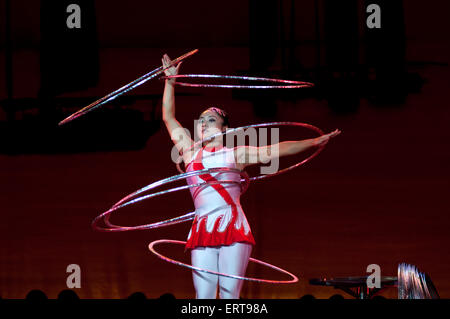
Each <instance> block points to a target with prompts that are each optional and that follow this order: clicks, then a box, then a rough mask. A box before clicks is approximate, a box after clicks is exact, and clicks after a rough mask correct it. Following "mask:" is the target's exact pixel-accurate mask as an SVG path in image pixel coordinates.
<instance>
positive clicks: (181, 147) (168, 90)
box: [162, 54, 193, 155]
mask: <svg viewBox="0 0 450 319" xmlns="http://www.w3.org/2000/svg"><path fill="white" fill-rule="evenodd" d="M162 63H163V66H164V67H166V66H167V65H168V64H169V63H170V58H169V57H168V56H167V54H165V55H164V57H163V58H162ZM180 65H181V62H180V63H179V64H178V66H177V67H170V68H168V69H167V70H165V71H164V72H165V74H166V75H167V76H169V75H176V74H178V69H179V68H180ZM165 81H166V82H165V85H164V94H163V102H162V117H163V121H164V124H166V128H167V131H168V132H169V134H170V138H171V139H172V141H173V143H174V144H175V146H176V147H177V149H178V151H179V152H181V153H183V155H184V151H185V150H186V149H188V148H189V147H191V145H192V143H193V141H192V139H191V138H190V137H189V135H188V134H187V133H186V131H185V129H184V128H183V127H182V126H181V124H180V122H178V121H177V120H176V118H175V88H174V86H175V79H166V80H165Z"/></svg>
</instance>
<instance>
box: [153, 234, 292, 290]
mask: <svg viewBox="0 0 450 319" xmlns="http://www.w3.org/2000/svg"><path fill="white" fill-rule="evenodd" d="M162 243H171V244H182V245H185V244H186V242H185V241H181V240H172V239H159V240H155V241H153V242H151V243H150V244H149V245H148V249H149V250H150V251H151V252H152V253H153V254H155V255H156V256H157V257H159V258H161V259H162V260H164V261H167V262H170V263H172V264H175V265H178V266H183V267H186V268H189V269H192V270H197V271H201V272H206V273H209V274H213V275H218V276H223V277H228V278H233V279H239V280H247V281H254V282H260V283H269V284H293V283H296V282H298V278H297V276H295V275H294V274H291V273H290V272H288V271H287V270H284V269H281V268H279V267H277V266H274V265H272V264H269V263H266V262H264V261H261V260H258V259H255V258H250V259H249V261H252V262H255V263H257V264H261V265H264V266H267V267H269V268H271V269H274V270H277V271H279V272H281V273H283V274H286V275H288V276H290V277H292V279H291V280H270V279H261V278H252V277H243V276H237V275H230V274H224V273H220V272H216V271H212V270H207V269H203V268H199V267H195V266H192V265H189V264H185V263H183V262H181V261H177V260H174V259H171V258H168V257H166V256H163V255H162V254H160V253H158V252H157V251H156V250H155V248H154V246H156V245H158V244H162Z"/></svg>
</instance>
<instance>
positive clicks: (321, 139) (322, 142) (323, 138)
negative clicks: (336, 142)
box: [315, 129, 341, 146]
mask: <svg viewBox="0 0 450 319" xmlns="http://www.w3.org/2000/svg"><path fill="white" fill-rule="evenodd" d="M339 134H341V131H340V130H338V129H336V130H334V131H333V132H331V133H328V134H324V135H322V136H319V137H317V138H316V139H315V142H316V145H317V146H324V145H325V144H327V143H328V141H329V140H330V138H332V137H335V136H337V135H339Z"/></svg>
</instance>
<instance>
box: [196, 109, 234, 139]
mask: <svg viewBox="0 0 450 319" xmlns="http://www.w3.org/2000/svg"><path fill="white" fill-rule="evenodd" d="M222 124H223V119H222V118H221V117H220V115H218V114H217V113H216V112H213V111H205V112H203V113H202V114H201V115H200V117H199V119H198V122H197V134H198V136H199V137H200V139H205V138H208V137H210V136H212V135H214V134H216V133H219V132H222V131H224V130H225V129H226V128H227V127H226V126H223V125H222Z"/></svg>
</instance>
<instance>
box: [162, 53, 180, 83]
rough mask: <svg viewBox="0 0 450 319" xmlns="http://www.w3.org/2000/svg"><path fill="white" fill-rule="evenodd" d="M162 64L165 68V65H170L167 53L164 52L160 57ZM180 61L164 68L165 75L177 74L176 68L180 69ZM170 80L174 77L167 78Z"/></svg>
mask: <svg viewBox="0 0 450 319" xmlns="http://www.w3.org/2000/svg"><path fill="white" fill-rule="evenodd" d="M161 61H162V65H163V68H166V67H167V66H169V65H170V62H172V60H170V58H169V56H168V55H167V54H164V55H163V57H162V59H161ZM181 63H182V62H180V63H178V65H177V66H174V65H172V66H171V67H169V68H167V69H165V70H164V73H165V75H166V76H171V75H177V74H178V70H179V69H180V65H181ZM169 80H170V81H174V80H175V79H169Z"/></svg>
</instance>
